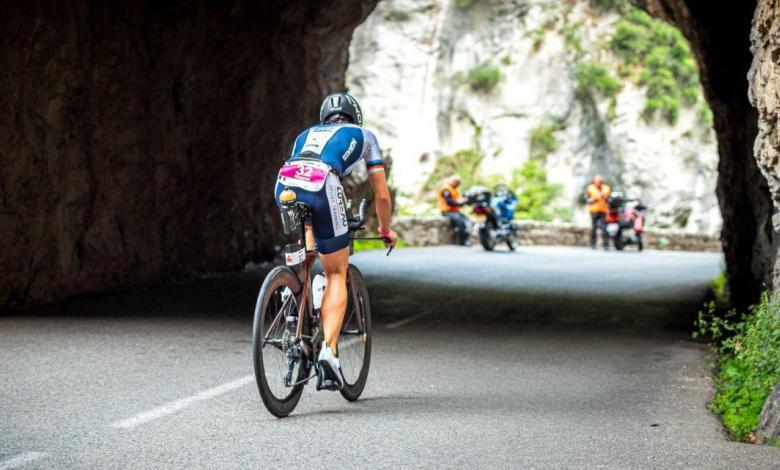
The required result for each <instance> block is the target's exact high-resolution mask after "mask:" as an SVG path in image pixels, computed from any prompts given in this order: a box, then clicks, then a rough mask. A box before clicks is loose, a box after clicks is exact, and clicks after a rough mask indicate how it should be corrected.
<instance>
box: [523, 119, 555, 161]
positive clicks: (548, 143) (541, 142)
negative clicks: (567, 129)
mask: <svg viewBox="0 0 780 470" xmlns="http://www.w3.org/2000/svg"><path fill="white" fill-rule="evenodd" d="M559 130H560V127H559V126H558V125H557V124H541V125H539V126H536V127H535V128H533V129H532V130H531V138H530V139H529V147H530V155H531V159H532V160H544V159H545V158H547V155H549V154H551V153H553V152H554V151H555V150H556V149H557V148H558V141H557V140H556V138H555V132H556V131H559Z"/></svg>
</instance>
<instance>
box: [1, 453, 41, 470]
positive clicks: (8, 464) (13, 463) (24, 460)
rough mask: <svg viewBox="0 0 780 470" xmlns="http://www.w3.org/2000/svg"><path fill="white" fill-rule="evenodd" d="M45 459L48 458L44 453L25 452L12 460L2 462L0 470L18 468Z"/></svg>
mask: <svg viewBox="0 0 780 470" xmlns="http://www.w3.org/2000/svg"><path fill="white" fill-rule="evenodd" d="M43 457H46V454H45V453H43V452H24V453H22V454H19V455H17V456H15V457H11V458H10V459H7V460H3V461H0V470H11V469H12V468H18V467H21V466H22V465H27V464H28V463H30V462H33V461H35V460H38V459H42V458H43Z"/></svg>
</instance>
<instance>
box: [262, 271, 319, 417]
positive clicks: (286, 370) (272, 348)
mask: <svg viewBox="0 0 780 470" xmlns="http://www.w3.org/2000/svg"><path fill="white" fill-rule="evenodd" d="M300 290H301V285H300V283H299V281H298V278H297V276H296V275H295V273H293V272H292V270H291V269H290V268H288V267H286V266H278V267H276V268H274V269H273V270H272V271H271V272H270V273H269V274H268V276H267V277H266V278H265V281H264V282H263V287H262V288H261V289H260V295H259V296H258V297H257V304H256V305H255V319H254V325H253V328H252V355H253V360H254V367H255V379H256V381H257V389H258V391H259V392H260V397H261V398H262V399H263V404H265V407H266V408H267V409H268V411H269V412H271V414H273V415H274V416H277V417H279V418H283V417H285V416H287V415H289V414H290V413H292V411H293V410H294V409H295V406H296V405H297V404H298V400H300V398H301V393H302V392H303V384H298V385H293V384H295V383H297V382H299V381H301V380H303V379H304V378H306V374H307V372H308V364H307V360H306V358H305V356H304V355H303V354H302V353H300V350H299V349H298V350H297V351H296V347H298V348H299V346H296V345H295V344H293V343H292V339H293V338H294V335H295V328H296V325H297V322H298V321H299V319H298V318H297V317H298V301H297V298H296V294H298V293H299V292H300ZM290 317H295V319H294V320H293V321H291V322H288V321H287V320H288V318H290ZM291 365H292V366H291Z"/></svg>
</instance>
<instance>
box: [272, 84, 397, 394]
mask: <svg viewBox="0 0 780 470" xmlns="http://www.w3.org/2000/svg"><path fill="white" fill-rule="evenodd" d="M362 125H363V114H362V111H361V109H360V105H359V104H358V102H357V100H355V98H353V97H352V96H351V95H349V94H347V93H333V94H331V95H328V96H327V97H326V98H325V100H324V101H323V102H322V106H321V107H320V123H319V124H317V125H315V126H313V127H310V128H308V129H306V130H305V131H303V132H302V133H301V134H300V135H299V136H298V137H297V138H296V139H295V143H294V145H293V150H292V153H291V155H290V157H289V159H288V160H287V164H286V165H285V167H287V166H288V165H289V166H291V167H293V168H292V170H293V171H292V172H285V168H283V169H282V170H281V171H280V174H279V179H278V180H277V184H276V190H275V193H276V201H277V204H279V205H280V207H281V202H280V199H279V198H280V195H281V193H282V192H283V191H284V190H285V189H286V188H287V187H293V188H295V192H296V193H297V198H298V200H299V201H301V202H304V203H306V204H308V205H309V206H311V209H312V217H311V218H312V220H311V221H310V222H309V223H307V226H306V245H307V246H308V247H312V246H313V244H314V241H316V243H317V249H318V251H319V253H320V255H319V256H320V261H321V262H322V267H323V269H324V270H325V277H326V279H327V287H326V288H325V294H324V296H323V299H322V308H321V311H320V312H321V313H320V315H321V318H322V329H323V337H324V341H323V344H322V349H321V350H320V355H319V357H318V358H317V363H318V365H319V366H320V367H322V369H323V372H324V373H325V374H326V376H327V378H328V380H329V383H330V384H331V386H332V388H336V389H341V388H342V387H343V386H344V377H343V375H342V372H341V365H340V362H339V359H338V355H337V354H338V349H337V348H338V339H339V332H340V331H341V324H342V322H343V320H344V313H345V310H346V305H347V269H348V265H349V233H348V226H347V214H346V208H345V206H346V204H345V203H344V192H343V188H342V186H341V181H340V178H341V177H343V176H346V175H348V174H349V173H350V172H351V171H352V169H353V168H355V167H356V166H357V165H358V164H359V163H360V162H361V161H362V162H365V165H366V167H367V169H368V180H369V182H370V184H371V189H372V190H373V191H374V200H375V205H376V214H377V219H379V234H380V236H381V237H383V238H384V239H385V240H386V241H385V245H386V246H388V247H390V246H395V244H396V240H397V239H398V235H397V234H396V233H395V232H394V231H393V230H392V229H390V218H391V215H392V201H391V199H390V192H389V190H388V188H387V180H386V178H385V172H384V166H383V162H382V155H381V151H380V149H379V144H378V143H377V140H376V137H375V136H374V134H373V133H372V132H371V131H369V130H367V129H363V128H362V127H361V126H362ZM307 165H308V166H307ZM296 166H298V167H299V168H300V169H299V170H298V171H296V170H295V168H294V167H296ZM314 168H318V169H321V170H322V171H327V176H326V177H323V179H322V180H318V181H320V184H318V185H317V184H315V183H314V181H313V180H312V179H311V178H312V174H313V172H314ZM326 385H327V384H326ZM331 386H327V387H328V388H331Z"/></svg>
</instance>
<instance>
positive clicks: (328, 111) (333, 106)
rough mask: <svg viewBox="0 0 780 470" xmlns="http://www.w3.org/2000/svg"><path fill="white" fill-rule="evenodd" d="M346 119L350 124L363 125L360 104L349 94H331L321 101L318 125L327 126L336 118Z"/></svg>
mask: <svg viewBox="0 0 780 470" xmlns="http://www.w3.org/2000/svg"><path fill="white" fill-rule="evenodd" d="M342 116H343V117H346V118H347V119H349V120H350V121H351V122H352V124H357V125H358V126H362V125H363V111H362V110H361V109H360V104H358V102H357V100H356V99H355V98H354V97H353V96H352V95H350V94H349V93H331V94H330V95H328V96H326V97H325V99H324V100H322V105H321V106H320V124H328V123H329V121H331V122H332V121H335V120H336V119H337V118H338V117H342Z"/></svg>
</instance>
